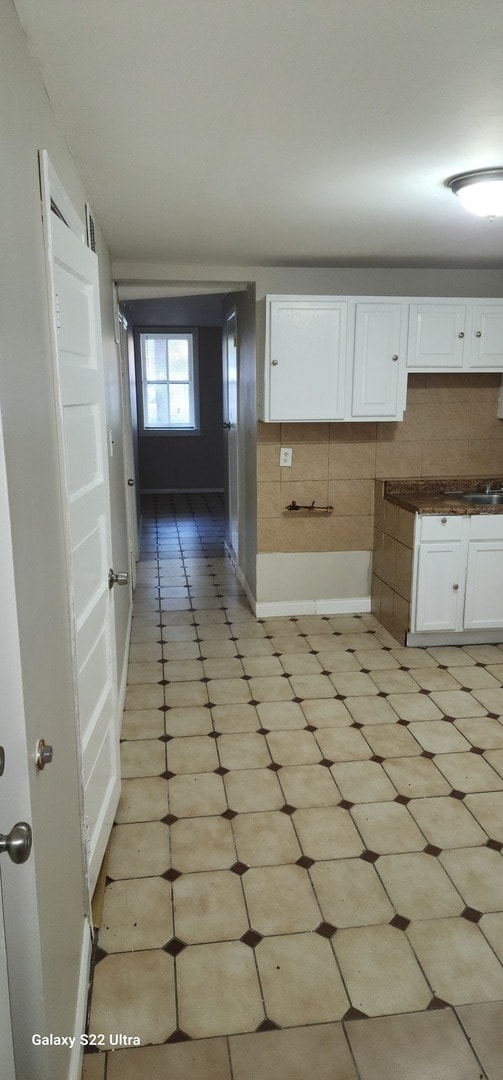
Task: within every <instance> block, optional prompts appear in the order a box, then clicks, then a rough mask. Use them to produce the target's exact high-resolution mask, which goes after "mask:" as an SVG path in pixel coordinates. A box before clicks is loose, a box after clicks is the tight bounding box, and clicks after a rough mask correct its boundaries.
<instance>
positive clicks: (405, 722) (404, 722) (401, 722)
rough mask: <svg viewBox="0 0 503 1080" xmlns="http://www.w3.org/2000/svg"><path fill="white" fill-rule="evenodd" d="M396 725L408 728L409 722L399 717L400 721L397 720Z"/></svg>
mask: <svg viewBox="0 0 503 1080" xmlns="http://www.w3.org/2000/svg"><path fill="white" fill-rule="evenodd" d="M397 724H401V726H402V727H408V726H409V721H408V720H404V719H403V717H402V716H401V717H400V719H399V720H397Z"/></svg>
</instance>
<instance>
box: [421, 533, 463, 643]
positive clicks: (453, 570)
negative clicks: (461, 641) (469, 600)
mask: <svg viewBox="0 0 503 1080" xmlns="http://www.w3.org/2000/svg"><path fill="white" fill-rule="evenodd" d="M461 553H462V546H461V542H460V541H459V540H455V541H452V542H444V543H433V542H425V543H421V544H420V545H419V551H418V560H417V570H416V603H415V619H414V626H413V629H414V630H459V629H460V626H459V622H460V611H461V602H462V597H463V584H462V579H461V574H462V566H461ZM463 577H464V575H463Z"/></svg>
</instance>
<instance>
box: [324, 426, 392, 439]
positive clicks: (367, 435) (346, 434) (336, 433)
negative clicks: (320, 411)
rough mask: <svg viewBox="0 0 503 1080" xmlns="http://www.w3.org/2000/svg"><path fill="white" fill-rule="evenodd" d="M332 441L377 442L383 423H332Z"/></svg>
mask: <svg viewBox="0 0 503 1080" xmlns="http://www.w3.org/2000/svg"><path fill="white" fill-rule="evenodd" d="M329 427H330V442H344V443H346V442H360V443H364V442H375V440H376V433H377V429H378V427H382V424H379V425H378V424H375V423H373V422H371V423H366V422H364V423H359V424H357V423H349V424H330V425H329Z"/></svg>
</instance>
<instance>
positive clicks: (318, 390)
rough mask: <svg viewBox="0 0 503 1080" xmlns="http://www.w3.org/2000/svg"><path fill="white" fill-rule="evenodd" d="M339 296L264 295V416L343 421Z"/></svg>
mask: <svg viewBox="0 0 503 1080" xmlns="http://www.w3.org/2000/svg"><path fill="white" fill-rule="evenodd" d="M347 311H348V304H347V302H346V301H344V300H335V299H330V298H327V297H312V298H310V297H281V298H279V297H268V299H267V313H266V352H265V380H264V415H263V419H264V420H271V421H281V420H284V421H305V420H307V421H308V420H312V421H313V420H342V419H343V416H344V403H345V392H346V383H345V380H346V362H347Z"/></svg>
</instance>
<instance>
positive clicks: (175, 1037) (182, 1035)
mask: <svg viewBox="0 0 503 1080" xmlns="http://www.w3.org/2000/svg"><path fill="white" fill-rule="evenodd" d="M179 1042H192V1037H191V1036H190V1035H187V1032H186V1031H182V1029H181V1028H177V1029H176V1031H174V1032H173V1034H172V1035H170V1036H169V1038H168V1039H166V1040H165V1042H164V1045H165V1046H169V1044H170V1043H179Z"/></svg>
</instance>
